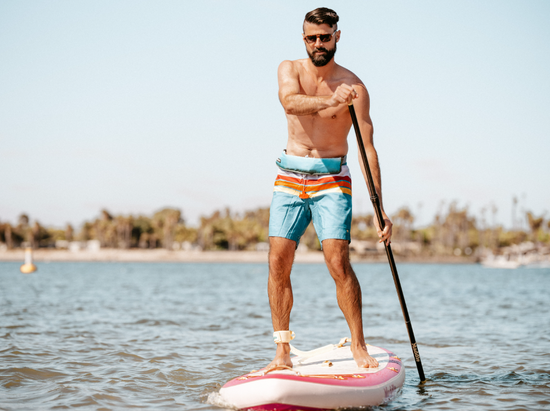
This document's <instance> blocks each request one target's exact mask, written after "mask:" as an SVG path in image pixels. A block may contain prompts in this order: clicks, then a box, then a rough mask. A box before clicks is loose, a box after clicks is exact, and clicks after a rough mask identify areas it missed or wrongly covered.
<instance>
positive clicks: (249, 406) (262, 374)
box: [220, 338, 405, 411]
mask: <svg viewBox="0 0 550 411" xmlns="http://www.w3.org/2000/svg"><path fill="white" fill-rule="evenodd" d="M348 341H350V340H349V339H346V338H344V339H342V340H341V341H340V343H339V344H330V345H327V346H324V347H320V348H317V349H315V350H312V351H305V352H304V351H299V350H297V349H296V348H294V347H292V346H291V353H293V354H295V355H296V356H295V357H291V359H292V364H293V368H292V369H283V370H275V371H266V370H265V369H262V370H260V371H253V372H251V373H249V374H245V375H243V376H241V377H238V378H235V379H233V380H231V381H229V382H228V383H227V384H225V385H224V386H223V387H222V388H221V390H220V395H221V397H222V398H223V400H224V402H226V403H228V404H231V405H232V406H234V407H236V408H239V409H243V410H256V411H283V410H291V409H295V408H299V409H301V410H308V411H320V410H331V409H335V408H344V407H360V406H373V405H380V404H384V403H387V402H389V401H391V400H392V399H393V398H394V397H395V396H396V395H397V394H398V393H399V391H400V390H401V387H402V386H403V382H404V381H405V367H403V366H402V363H401V360H400V359H399V358H398V357H397V356H396V355H394V354H393V353H392V352H390V351H388V350H385V349H384V348H380V347H375V346H372V345H369V346H368V347H367V348H368V351H369V354H370V355H371V356H372V357H374V358H376V360H377V361H378V364H379V366H378V368H359V367H358V366H357V364H356V363H355V360H354V359H353V355H352V353H351V349H350V347H349V346H344V343H345V342H348Z"/></svg>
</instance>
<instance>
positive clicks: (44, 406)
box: [0, 263, 550, 411]
mask: <svg viewBox="0 0 550 411" xmlns="http://www.w3.org/2000/svg"><path fill="white" fill-rule="evenodd" d="M19 265H20V264H15V263H0V409H2V410H31V409H32V410H34V409H41V410H50V409H63V408H73V407H80V408H81V409H94V410H125V409H131V408H141V409H155V408H156V409H163V410H164V409H178V410H211V411H215V410H218V411H219V410H220V409H221V408H219V407H218V406H216V405H215V403H216V395H215V393H216V392H217V391H218V390H219V388H220V387H221V386H222V385H223V384H224V383H225V382H226V381H228V380H229V379H231V378H233V377H235V376H238V375H241V374H244V373H246V372H249V371H250V370H252V369H258V368H259V367H261V366H263V365H266V364H267V363H268V362H269V361H270V360H271V356H272V355H273V353H274V349H275V346H274V344H273V343H272V338H271V320H270V313H269V306H268V301H267V293H266V276H267V267H266V265H264V264H179V263H173V264H172V263H171V264H160V263H151V264H144V263H141V264H132V263H49V264H44V263H43V264H39V270H38V272H36V273H34V274H31V275H23V274H20V273H19V271H18V268H19ZM354 267H355V270H356V272H357V275H358V277H359V280H360V282H361V284H362V287H363V294H364V297H363V300H364V321H365V332H366V335H367V342H369V343H370V344H373V345H379V346H382V347H385V348H388V349H390V350H391V351H393V352H395V353H396V354H398V355H399V356H400V357H401V358H402V359H403V360H404V362H405V365H406V368H407V378H406V381H405V386H404V388H403V391H402V393H401V395H400V396H399V397H398V398H397V399H396V400H395V401H393V402H392V403H390V404H388V405H385V406H381V407H375V410H377V411H381V410H407V411H409V410H425V411H428V410H445V409H452V410H472V409H486V410H545V409H546V410H548V409H550V377H549V375H550V332H549V331H550V313H549V308H550V298H549V297H548V290H549V289H550V270H549V269H526V268H524V269H518V270H510V271H506V270H495V269H485V268H483V267H481V266H478V265H419V264H418V265H415V264H410V265H408V264H401V265H399V266H398V269H399V273H400V277H401V282H402V285H403V290H404V293H405V296H406V298H407V304H408V307H409V312H410V315H411V320H412V325H413V328H414V331H415V334H416V338H417V341H418V343H419V350H420V355H421V357H422V361H423V364H424V369H425V372H426V377H427V378H428V381H427V382H426V383H425V384H423V385H419V381H418V374H417V372H416V367H415V364H414V361H413V358H412V351H411V348H410V345H409V342H408V337H407V333H406V328H405V326H404V323H403V317H402V314H401V310H400V307H399V302H398V299H397V296H396V293H395V289H394V285H393V281H392V278H391V274H390V271H389V268H388V266H387V265H385V264H356V265H355V266H354ZM292 278H293V285H294V290H295V291H294V297H295V304H294V310H293V314H292V320H291V325H292V326H291V328H292V330H293V331H295V332H296V334H297V339H296V340H295V343H296V344H295V345H296V346H297V347H298V348H299V349H302V350H308V349H313V348H316V347H317V346H320V345H325V344H330V343H335V342H337V341H338V340H339V339H340V338H341V337H343V336H348V335H349V332H348V330H347V326H346V324H345V321H344V318H343V316H342V314H341V313H340V311H339V309H338V306H337V303H336V297H335V289H334V285H333V282H332V280H331V278H330V276H329V275H328V272H327V270H326V268H325V267H324V266H323V265H317V264H310V265H296V267H295V270H294V273H293V277H292ZM213 403H214V404H213Z"/></svg>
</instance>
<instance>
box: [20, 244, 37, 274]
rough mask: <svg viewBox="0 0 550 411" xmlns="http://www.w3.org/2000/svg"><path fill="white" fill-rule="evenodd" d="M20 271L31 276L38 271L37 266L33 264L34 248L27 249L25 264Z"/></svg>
mask: <svg viewBox="0 0 550 411" xmlns="http://www.w3.org/2000/svg"><path fill="white" fill-rule="evenodd" d="M19 269H20V270H21V272H22V273H23V274H30V273H34V272H35V271H36V266H35V265H34V264H33V263H32V248H30V247H27V248H25V264H23V265H22V266H21V267H20V268H19Z"/></svg>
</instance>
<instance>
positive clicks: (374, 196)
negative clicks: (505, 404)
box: [348, 101, 426, 382]
mask: <svg viewBox="0 0 550 411" xmlns="http://www.w3.org/2000/svg"><path fill="white" fill-rule="evenodd" d="M348 107H349V113H350V115H351V121H352V122H353V128H354V129H355V136H356V137H357V145H358V146H359V153H360V154H361V159H362V160H363V166H364V167H365V173H366V175H367V187H368V190H369V194H370V199H371V201H372V206H373V207H374V212H375V214H376V218H377V219H378V224H379V225H380V228H381V229H382V230H383V229H384V227H385V226H386V224H385V222H384V217H383V216H382V209H381V207H380V199H379V198H378V193H377V192H376V187H375V186H374V181H373V179H372V173H371V171H370V167H369V160H368V158H367V152H366V151H365V144H364V143H363V138H362V137H361V131H360V130H359V123H358V121H357V115H356V114H355V107H353V101H351V102H350V103H348ZM384 247H385V249H386V256H387V257H388V262H389V264H390V269H391V272H392V276H393V282H394V283H395V289H396V291H397V296H398V298H399V303H400V304H401V311H403V318H404V319H405V326H406V327H407V333H408V334H409V341H410V342H411V348H412V352H413V355H414V361H415V362H416V369H417V370H418V376H419V377H420V382H424V381H426V377H425V376H424V369H423V367H422V361H421V359H420V353H419V352H418V346H417V344H416V339H415V337H414V332H413V329H412V324H411V319H410V317H409V311H408V310H407V303H406V302H405V296H404V295H403V289H402V288H401V282H400V281H399V275H398V274H397V267H396V265H395V260H394V258H393V252H392V250H391V246H390V245H389V244H386V242H384Z"/></svg>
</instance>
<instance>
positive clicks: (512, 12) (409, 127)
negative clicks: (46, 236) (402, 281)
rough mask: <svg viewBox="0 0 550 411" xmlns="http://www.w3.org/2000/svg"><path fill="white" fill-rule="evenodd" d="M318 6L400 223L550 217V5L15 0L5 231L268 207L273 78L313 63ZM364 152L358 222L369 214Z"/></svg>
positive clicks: (1, 184)
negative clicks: (328, 19)
mask: <svg viewBox="0 0 550 411" xmlns="http://www.w3.org/2000/svg"><path fill="white" fill-rule="evenodd" d="M320 6H324V7H330V8H332V9H334V10H336V12H337V13H338V14H339V16H340V22H339V29H340V30H341V32H342V33H341V38H340V42H339V43H338V51H337V53H336V56H335V59H336V61H337V62H338V63H339V64H341V65H343V66H344V67H346V68H348V69H350V70H351V71H353V72H354V73H355V74H356V75H357V76H359V77H360V78H361V79H362V81H363V82H364V83H365V85H366V86H367V89H368V90H369V93H370V97H371V116H372V119H373V123H374V130H375V133H374V144H375V147H376V149H377V151H378V155H379V158H380V164H381V170H382V184H383V200H384V206H385V209H386V211H387V212H388V214H390V215H391V214H392V213H395V212H396V211H397V210H398V209H399V208H401V207H404V206H406V207H409V209H410V210H411V212H412V213H413V214H414V215H415V217H416V222H415V225H416V226H422V225H427V224H429V223H430V222H431V221H433V217H434V215H435V214H436V213H437V212H441V211H442V210H446V209H447V207H448V206H449V204H451V203H452V202H456V204H457V207H459V208H465V207H468V210H469V212H470V214H472V215H474V216H476V217H477V218H478V221H479V220H480V219H481V217H482V216H483V215H484V216H485V218H486V219H487V224H492V223H498V224H503V225H505V226H507V227H511V225H512V219H513V215H514V207H513V206H512V199H513V198H514V197H517V199H518V200H519V204H518V206H517V210H516V218H517V219H519V218H520V216H521V213H522V212H525V211H532V212H533V213H535V215H542V214H543V213H547V212H548V211H550V190H549V189H548V186H549V185H550V184H549V183H550V161H549V156H550V139H549V133H550V114H549V108H550V24H548V21H549V20H550V2H548V1H545V0H541V1H534V0H525V1H507V0H486V1H477V0H475V1H470V0H461V1H452V0H449V1H439V0H433V1H430V0H418V1H414V2H411V1H406V0H395V1H393V0H391V1H382V0H379V1H371V0H361V1H349V0H348V1H325V2H322V3H319V2H313V1H301V0H293V1H285V0H274V1H271V0H244V1H233V2H228V1H221V0H218V1H216V0H202V1H200V2H191V1H169V0H163V1H139V0H138V1H136V0H128V1H111V0H109V1H107V0H94V1H78V2H75V1H71V0H61V1H60V0H49V1H40V0H37V1H16V0H11V1H10V0H0V222H6V221H9V222H11V223H15V222H16V221H17V218H18V216H19V215H20V214H21V213H23V212H24V213H27V214H28V215H29V216H30V218H31V221H34V220H38V221H39V222H40V223H41V224H42V225H46V226H55V227H63V226H64V225H65V224H67V223H71V224H73V225H75V226H80V225H81V224H82V222H83V221H85V220H88V221H90V220H93V219H95V218H97V217H98V216H99V213H100V210H101V209H103V208H105V209H107V210H109V211H110V212H111V213H113V214H124V215H128V214H132V215H139V214H144V215H151V214H152V213H154V212H155V211H157V210H159V209H162V208H164V207H176V208H179V209H181V210H182V212H183V217H184V219H185V220H186V222H187V223H188V224H190V225H196V224H198V221H199V219H200V217H201V216H206V215H209V214H211V213H212V212H213V211H215V210H219V209H224V208H225V207H230V208H231V210H233V211H235V212H242V211H245V210H250V209H254V208H256V207H267V206H269V204H270V201H271V196H272V190H273V182H274V179H275V175H276V172H277V168H276V166H275V160H276V158H277V157H278V156H279V154H280V153H281V151H282V150H283V149H284V148H285V145H286V139H287V131H286V127H287V126H286V120H285V116H284V112H283V109H282V107H281V105H280V103H279V101H278V96H277V67H278V65H279V64H280V62H281V61H283V60H295V59H300V58H304V57H307V55H306V52H305V47H304V44H303V41H302V37H301V33H302V30H301V27H302V22H303V18H304V15H305V14H306V13H307V12H308V11H310V10H312V9H314V8H316V7H320ZM349 141H350V153H349V156H348V158H349V161H348V163H349V166H350V169H351V173H352V176H353V177H354V183H353V205H354V212H355V213H366V212H372V206H371V204H370V200H369V196H368V193H367V188H366V184H365V183H364V180H363V179H362V176H361V175H360V171H359V163H358V160H357V148H356V145H355V136H354V134H353V131H352V132H351V133H350V135H349ZM483 210H485V214H483ZM492 210H495V211H494V212H493V211H492ZM546 217H547V218H548V217H550V214H548V213H547V214H546Z"/></svg>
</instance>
